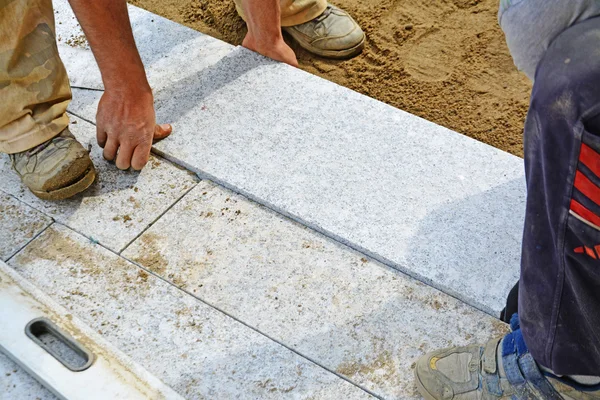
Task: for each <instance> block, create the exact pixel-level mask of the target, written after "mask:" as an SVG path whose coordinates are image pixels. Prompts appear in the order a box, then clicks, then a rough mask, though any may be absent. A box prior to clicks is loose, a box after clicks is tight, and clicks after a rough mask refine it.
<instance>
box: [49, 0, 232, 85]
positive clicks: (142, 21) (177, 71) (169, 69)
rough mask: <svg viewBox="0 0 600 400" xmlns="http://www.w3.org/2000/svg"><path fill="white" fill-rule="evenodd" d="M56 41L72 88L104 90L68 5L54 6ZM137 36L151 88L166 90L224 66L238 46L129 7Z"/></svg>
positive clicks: (57, 3)
mask: <svg viewBox="0 0 600 400" xmlns="http://www.w3.org/2000/svg"><path fill="white" fill-rule="evenodd" d="M53 3H54V12H55V18H56V35H57V41H58V48H59V52H60V55H61V59H62V61H63V63H64V64H65V67H66V68H67V72H68V74H69V79H70V81H71V84H72V85H73V86H77V87H85V88H90V89H97V90H102V89H103V88H104V85H103V83H102V77H101V75H100V70H99V69H98V65H97V64H96V61H95V59H94V56H93V54H92V52H91V50H90V47H89V44H88V42H87V40H86V38H85V35H84V33H83V31H82V30H81V27H80V26H79V24H78V23H77V19H76V18H75V15H74V14H73V11H72V10H71V7H70V6H69V3H68V1H67V0H55V1H54V2H53ZM128 10H129V18H130V19H131V26H132V30H133V35H134V37H135V40H136V44H137V47H138V50H139V52H140V55H141V57H142V61H143V62H144V66H145V67H146V73H147V75H148V81H149V82H150V85H151V86H152V87H153V88H154V89H155V90H159V89H164V88H166V87H168V86H169V85H171V83H172V82H173V81H177V80H179V79H182V78H192V77H193V76H194V75H195V74H197V73H199V72H200V71H201V70H203V69H204V68H206V67H207V66H210V65H212V64H214V63H216V62H217V61H219V60H220V59H221V58H222V57H223V56H225V55H226V54H228V53H229V52H230V51H231V50H232V49H234V46H232V45H230V44H228V43H226V42H223V41H222V40H219V39H215V38H213V37H211V36H208V35H205V34H203V33H200V32H198V31H196V30H193V29H190V28H187V27H185V26H183V25H180V24H178V23H176V22H173V21H170V20H168V19H166V18H163V17H161V16H158V15H156V14H153V13H151V12H149V11H146V10H143V9H141V8H138V7H135V6H132V5H129V6H128Z"/></svg>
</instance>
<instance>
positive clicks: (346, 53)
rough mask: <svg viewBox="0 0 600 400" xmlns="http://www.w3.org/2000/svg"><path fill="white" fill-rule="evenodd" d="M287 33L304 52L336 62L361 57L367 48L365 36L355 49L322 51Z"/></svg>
mask: <svg viewBox="0 0 600 400" xmlns="http://www.w3.org/2000/svg"><path fill="white" fill-rule="evenodd" d="M286 32H287V33H288V34H289V35H290V36H291V37H292V39H294V41H296V43H298V44H299V45H300V47H302V48H303V49H304V50H306V51H308V52H310V53H312V54H316V55H318V56H320V57H324V58H331V59H334V60H343V59H346V58H352V57H354V56H357V55H359V54H360V53H362V51H363V50H364V48H365V41H366V37H364V36H363V39H362V40H361V42H360V43H359V44H357V45H356V46H354V47H351V48H349V49H345V50H321V49H318V48H316V47H313V46H312V45H311V44H310V43H307V42H305V41H303V40H301V39H299V38H297V37H295V36H294V35H293V34H292V33H291V32H290V31H288V30H286Z"/></svg>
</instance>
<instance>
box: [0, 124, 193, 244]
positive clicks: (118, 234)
mask: <svg viewBox="0 0 600 400" xmlns="http://www.w3.org/2000/svg"><path fill="white" fill-rule="evenodd" d="M70 128H71V131H72V132H73V134H74V135H75V136H76V137H77V138H78V139H79V140H80V141H81V142H82V143H83V144H84V146H88V145H91V148H92V153H91V155H92V160H93V161H94V164H95V165H96V170H97V172H98V178H97V180H96V182H95V183H94V184H93V185H92V186H91V187H90V189H88V190H87V191H85V192H84V193H82V194H80V195H77V196H75V197H74V198H72V199H69V200H66V201H60V202H51V201H44V200H40V199H38V198H37V197H35V196H34V195H33V194H32V193H31V192H29V190H28V189H27V188H26V187H25V186H23V185H22V184H21V182H20V180H19V177H18V176H17V174H15V173H14V171H12V169H11V164H10V159H9V158H8V156H6V155H0V189H1V190H3V191H5V192H7V193H10V194H11V195H13V196H15V197H16V198H18V199H19V200H21V201H23V202H24V203H27V204H28V205H30V206H32V207H33V208H35V209H37V210H40V211H42V212H44V213H45V214H47V215H49V216H51V217H53V218H54V219H55V220H56V221H58V222H60V223H62V224H65V225H67V226H69V227H71V228H73V229H75V230H77V231H79V232H81V233H83V234H85V235H86V236H88V237H90V238H92V239H93V240H97V241H99V242H100V243H102V244H103V245H106V246H108V247H109V248H111V249H112V250H114V251H120V250H121V249H123V248H124V247H125V246H126V245H127V244H128V243H129V242H130V241H131V240H133V239H134V238H135V237H136V236H138V235H139V234H140V233H141V232H142V231H143V230H144V229H146V227H147V226H148V225H150V224H151V223H152V222H154V221H155V220H156V219H157V218H158V217H159V216H160V215H161V214H162V213H163V212H164V211H166V210H167V209H168V208H169V207H170V206H171V205H172V204H173V203H174V202H176V201H177V200H178V199H179V198H180V197H181V196H183V195H184V194H185V193H186V192H187V191H188V190H190V189H191V188H192V187H193V186H194V185H196V183H197V178H196V177H195V176H194V175H193V174H191V173H189V172H187V171H185V170H182V169H181V168H178V167H177V166H175V165H172V164H171V163H170V162H167V161H165V160H161V159H159V158H156V157H151V159H150V162H149V164H148V166H147V167H146V168H145V169H144V170H143V171H142V172H139V173H138V172H135V171H120V170H118V169H117V168H116V167H115V165H114V164H111V163H108V162H107V161H106V160H104V158H103V157H102V149H100V148H99V147H98V145H97V144H96V127H95V126H94V125H92V124H90V123H87V122H85V121H83V120H81V119H79V118H76V117H72V123H71V126H70ZM167 140H168V139H167Z"/></svg>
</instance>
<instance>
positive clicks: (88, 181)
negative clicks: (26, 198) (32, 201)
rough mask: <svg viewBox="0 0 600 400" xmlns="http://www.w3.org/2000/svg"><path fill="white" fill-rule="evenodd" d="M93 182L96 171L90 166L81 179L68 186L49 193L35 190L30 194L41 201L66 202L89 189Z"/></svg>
mask: <svg viewBox="0 0 600 400" xmlns="http://www.w3.org/2000/svg"><path fill="white" fill-rule="evenodd" d="M95 180H96V169H95V168H94V167H93V166H92V167H90V168H89V169H88V170H87V171H86V173H85V174H84V175H83V177H82V178H81V179H79V180H78V181H76V182H75V183H73V184H71V185H69V186H65V187H63V188H60V189H57V190H53V191H51V192H44V191H36V190H32V191H31V192H32V193H33V194H34V195H36V196H37V197H39V198H40V199H42V200H66V199H68V198H70V197H73V196H75V195H76V194H78V193H81V192H83V191H84V190H86V189H87V188H89V187H90V186H91V185H92V183H94V181H95Z"/></svg>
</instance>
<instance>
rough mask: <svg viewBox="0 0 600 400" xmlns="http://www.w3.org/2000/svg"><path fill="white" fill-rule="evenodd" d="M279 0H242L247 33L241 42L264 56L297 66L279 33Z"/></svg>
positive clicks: (294, 57) (292, 52)
mask: <svg viewBox="0 0 600 400" xmlns="http://www.w3.org/2000/svg"><path fill="white" fill-rule="evenodd" d="M279 1H280V0H243V2H242V5H243V7H244V11H245V12H246V19H247V21H246V22H247V24H248V34H247V35H246V38H245V39H244V42H243V43H242V44H243V46H244V47H246V48H248V49H250V50H254V51H256V52H258V53H260V54H262V55H264V56H266V57H269V58H272V59H274V60H277V61H282V62H285V63H288V64H290V65H293V66H294V67H297V66H298V60H296V55H295V54H294V51H293V50H292V49H291V48H290V47H289V46H288V45H287V44H286V43H285V42H284V40H283V35H282V34H281V9H280V4H279Z"/></svg>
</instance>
